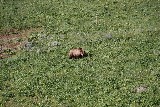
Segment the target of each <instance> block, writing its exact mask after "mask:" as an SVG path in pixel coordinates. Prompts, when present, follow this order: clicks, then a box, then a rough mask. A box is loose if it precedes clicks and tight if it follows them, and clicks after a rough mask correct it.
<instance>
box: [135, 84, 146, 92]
mask: <svg viewBox="0 0 160 107" xmlns="http://www.w3.org/2000/svg"><path fill="white" fill-rule="evenodd" d="M146 90H147V87H146V86H139V87H136V88H135V91H136V92H137V93H142V92H145V91H146Z"/></svg>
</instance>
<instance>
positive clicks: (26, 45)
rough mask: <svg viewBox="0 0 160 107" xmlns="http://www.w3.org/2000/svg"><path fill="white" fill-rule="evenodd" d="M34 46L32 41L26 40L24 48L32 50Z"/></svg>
mask: <svg viewBox="0 0 160 107" xmlns="http://www.w3.org/2000/svg"><path fill="white" fill-rule="evenodd" d="M32 47H33V45H32V42H26V43H25V45H24V48H25V49H27V50H31V48H32Z"/></svg>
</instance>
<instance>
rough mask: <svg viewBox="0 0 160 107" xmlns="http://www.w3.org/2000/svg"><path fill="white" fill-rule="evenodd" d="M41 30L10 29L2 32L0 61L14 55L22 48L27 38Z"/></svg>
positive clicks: (0, 36)
mask: <svg viewBox="0 0 160 107" xmlns="http://www.w3.org/2000/svg"><path fill="white" fill-rule="evenodd" d="M40 31H42V29H41V28H32V29H27V30H17V29H10V30H4V31H3V33H1V34H0V59H4V58H8V57H11V56H13V55H15V54H16V53H17V52H18V51H19V50H20V47H23V46H24V44H25V42H26V41H27V37H28V36H29V35H30V34H31V33H33V32H40Z"/></svg>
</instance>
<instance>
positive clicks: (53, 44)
mask: <svg viewBox="0 0 160 107" xmlns="http://www.w3.org/2000/svg"><path fill="white" fill-rule="evenodd" d="M60 44H61V43H60V42H58V41H53V42H51V46H59V45H60Z"/></svg>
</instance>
